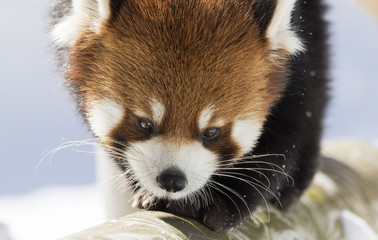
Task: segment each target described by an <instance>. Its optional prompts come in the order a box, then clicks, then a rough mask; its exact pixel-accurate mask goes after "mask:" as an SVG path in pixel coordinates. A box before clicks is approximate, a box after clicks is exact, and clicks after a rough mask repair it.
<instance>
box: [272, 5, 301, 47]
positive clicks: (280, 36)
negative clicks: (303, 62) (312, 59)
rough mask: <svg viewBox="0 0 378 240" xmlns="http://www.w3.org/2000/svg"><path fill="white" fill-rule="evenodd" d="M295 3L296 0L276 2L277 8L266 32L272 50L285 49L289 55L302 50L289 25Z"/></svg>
mask: <svg viewBox="0 0 378 240" xmlns="http://www.w3.org/2000/svg"><path fill="white" fill-rule="evenodd" d="M295 3H296V0H277V6H276V9H275V10H274V14H273V18H272V20H271V23H270V25H269V27H268V31H267V36H268V38H269V39H270V41H271V44H272V49H285V50H286V51H288V52H289V53H290V54H296V53H298V52H300V51H303V50H304V46H303V43H302V42H301V40H300V39H299V37H298V36H297V35H296V34H295V32H294V30H293V29H292V28H291V25H290V20H291V14H292V12H293V10H294V7H295Z"/></svg>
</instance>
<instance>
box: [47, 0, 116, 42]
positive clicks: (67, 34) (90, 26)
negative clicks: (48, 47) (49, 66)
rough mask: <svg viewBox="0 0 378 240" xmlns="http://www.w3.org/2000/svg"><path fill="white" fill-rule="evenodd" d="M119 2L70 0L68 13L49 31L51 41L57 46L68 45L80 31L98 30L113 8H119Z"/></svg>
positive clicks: (114, 0)
mask: <svg viewBox="0 0 378 240" xmlns="http://www.w3.org/2000/svg"><path fill="white" fill-rule="evenodd" d="M120 4H121V1H120V0H72V1H71V10H70V13H69V14H67V15H66V16H64V17H63V18H62V19H61V20H60V22H59V23H58V24H56V25H55V26H54V27H53V29H52V31H51V39H52V41H53V42H54V44H55V45H56V46H58V47H68V46H71V45H72V44H73V43H74V42H75V41H76V40H77V38H78V37H79V36H80V34H81V33H82V32H84V31H88V30H89V31H91V32H95V33H96V32H98V31H99V29H100V26H101V24H102V23H103V22H104V21H106V20H108V19H109V18H110V17H111V14H112V11H113V10H117V9H119V7H120ZM117 11H118V10H117Z"/></svg>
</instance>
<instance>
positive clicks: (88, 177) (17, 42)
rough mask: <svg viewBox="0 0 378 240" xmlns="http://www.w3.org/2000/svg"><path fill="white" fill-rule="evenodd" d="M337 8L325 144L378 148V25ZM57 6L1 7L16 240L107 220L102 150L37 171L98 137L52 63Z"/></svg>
mask: <svg viewBox="0 0 378 240" xmlns="http://www.w3.org/2000/svg"><path fill="white" fill-rule="evenodd" d="M328 2H329V5H330V6H331V9H330V11H329V13H328V14H327V16H328V19H329V21H330V23H331V27H330V44H331V64H332V65H331V76H332V84H331V86H332V90H331V96H332V101H331V103H330V106H329V108H328V111H327V112H328V114H327V118H326V120H325V126H326V127H325V133H324V138H325V139H335V138H344V137H348V138H353V139H359V140H362V141H365V142H368V143H370V144H374V145H375V146H378V106H377V105H378V25H377V22H376V21H375V20H374V18H373V17H372V16H370V15H368V14H367V13H366V12H365V11H364V10H363V8H361V7H359V6H356V5H354V4H353V3H352V2H350V1H349V0H328ZM50 3H51V1H48V0H28V1H27V0H12V1H2V2H1V7H0V43H1V44H0V223H4V224H6V225H7V226H8V227H9V230H10V231H11V235H12V236H13V237H14V238H13V239H39V240H41V239H51V238H53V237H58V236H62V235H63V234H67V233H69V232H71V231H76V230H79V229H80V228H82V227H85V226H90V225H93V224H95V223H99V222H101V221H102V220H103V215H102V209H99V208H101V207H100V206H101V198H100V197H98V194H97V191H96V190H95V188H94V187H93V186H94V185H95V168H94V165H95V164H94V155H93V154H90V153H82V152H78V151H75V149H65V150H61V151H58V152H57V153H56V154H55V155H53V156H52V157H51V161H50V156H48V157H47V158H46V159H45V160H44V161H42V162H41V164H40V165H39V167H38V168H37V169H36V167H37V165H38V163H39V161H40V160H41V159H42V158H43V156H44V155H45V154H46V153H48V152H49V151H50V150H52V149H54V148H56V147H57V146H59V145H60V144H62V143H64V142H67V141H72V140H83V139H88V138H92V136H91V134H90V133H89V132H88V131H87V128H86V127H85V126H84V123H83V121H82V119H81V117H80V116H79V114H78V113H77V112H76V110H75V104H74V103H73V102H72V101H71V99H70V97H69V95H68V92H67V91H66V90H65V89H64V87H63V86H62V79H61V78H60V76H59V74H58V73H57V71H56V67H55V66H54V62H53V61H52V60H51V59H52V52H51V51H50V50H49V45H48V41H47V34H46V31H47V28H48V15H49V13H48V11H49V4H50ZM81 150H83V149H82V148H81ZM86 150H89V151H91V148H87V149H86ZM62 186H63V187H62ZM69 186H79V187H76V188H74V190H70V191H68V190H67V189H68V188H69ZM46 187H54V188H52V189H53V190H46ZM44 188H45V190H44ZM69 189H72V188H69ZM41 193H42V194H41ZM43 194H45V195H43ZM43 196H45V197H43ZM46 196H47V197H46ZM72 216H73V217H72ZM88 216H90V217H89V219H88ZM73 219H74V220H73ZM84 219H86V220H84ZM47 226H48V227H47ZM46 229H49V230H46ZM0 232H1V226H0ZM0 240H2V239H1V235H0Z"/></svg>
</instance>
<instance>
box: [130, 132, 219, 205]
mask: <svg viewBox="0 0 378 240" xmlns="http://www.w3.org/2000/svg"><path fill="white" fill-rule="evenodd" d="M125 154H126V157H127V159H128V162H129V163H130V166H131V168H132V169H133V171H134V174H135V176H136V178H137V179H138V181H139V183H140V184H141V185H142V187H143V188H144V189H146V190H147V191H148V192H150V193H152V194H153V195H154V196H157V197H167V196H168V197H169V198H171V199H179V198H183V197H185V196H188V195H189V194H191V193H194V192H196V191H197V190H199V189H201V188H202V187H203V186H204V185H205V184H206V182H207V181H208V179H209V178H210V176H211V175H212V174H213V173H214V171H215V169H216V166H217V156H216V155H215V154H214V153H212V152H211V151H209V150H207V149H206V148H204V147H203V146H202V144H201V143H199V142H193V143H191V144H188V145H183V146H177V144H175V143H172V142H166V141H163V140H162V139H161V138H160V137H156V138H153V139H151V140H148V141H145V142H138V143H134V144H131V145H130V146H129V147H128V149H127V150H126V153H125ZM171 167H176V168H178V169H180V170H181V171H182V172H183V173H184V174H185V176H186V178H187V180H188V185H187V186H186V187H185V188H184V189H183V190H182V191H179V192H175V193H167V192H166V191H165V190H163V189H162V188H160V187H159V186H158V184H157V182H156V178H157V177H158V176H159V175H160V173H161V172H162V171H164V170H166V169H168V168H171Z"/></svg>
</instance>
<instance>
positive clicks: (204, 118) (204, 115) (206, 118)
mask: <svg viewBox="0 0 378 240" xmlns="http://www.w3.org/2000/svg"><path fill="white" fill-rule="evenodd" d="M213 112H214V110H213V108H212V107H208V108H206V109H205V110H203V111H202V112H201V114H200V117H199V120H198V126H199V129H200V130H201V131H203V130H204V129H205V128H206V126H207V125H208V124H209V122H210V120H211V116H212V115H213Z"/></svg>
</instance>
